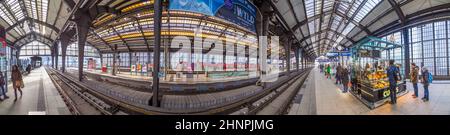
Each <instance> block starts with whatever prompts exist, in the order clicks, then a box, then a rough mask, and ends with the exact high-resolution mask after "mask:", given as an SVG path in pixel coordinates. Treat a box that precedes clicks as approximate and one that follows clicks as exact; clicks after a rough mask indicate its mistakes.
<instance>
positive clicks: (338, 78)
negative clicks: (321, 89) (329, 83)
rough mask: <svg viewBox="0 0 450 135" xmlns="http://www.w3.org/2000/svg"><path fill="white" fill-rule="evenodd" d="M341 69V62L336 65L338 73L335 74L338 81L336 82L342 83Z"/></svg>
mask: <svg viewBox="0 0 450 135" xmlns="http://www.w3.org/2000/svg"><path fill="white" fill-rule="evenodd" d="M341 71H342V66H341V63H338V66H337V67H336V75H335V78H336V82H335V84H340V83H342V82H341Z"/></svg>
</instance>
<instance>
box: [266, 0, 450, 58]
mask: <svg viewBox="0 0 450 135" xmlns="http://www.w3.org/2000/svg"><path fill="white" fill-rule="evenodd" d="M270 2H271V4H272V7H274V9H275V11H276V14H277V17H278V18H279V19H280V20H282V21H281V22H283V26H284V27H285V28H286V29H290V30H291V31H292V32H293V33H294V35H295V37H296V38H297V40H298V42H299V45H300V46H301V47H304V48H306V50H307V51H306V52H308V53H310V55H313V56H315V57H317V56H320V55H324V54H326V52H328V51H329V50H330V49H331V48H333V47H336V46H342V47H350V46H352V45H354V44H355V43H357V42H358V41H360V40H362V39H363V38H365V37H366V36H377V37H381V36H383V35H386V34H389V33H390V32H394V31H398V30H400V28H402V27H407V26H411V25H418V24H420V23H425V22H426V21H433V20H436V19H448V16H449V12H450V9H449V8H448V7H450V1H449V0H271V1H270ZM431 14H432V16H431ZM444 16H446V17H447V18H443V17H444Z"/></svg>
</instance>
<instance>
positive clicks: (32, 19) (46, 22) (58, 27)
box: [0, 0, 152, 49]
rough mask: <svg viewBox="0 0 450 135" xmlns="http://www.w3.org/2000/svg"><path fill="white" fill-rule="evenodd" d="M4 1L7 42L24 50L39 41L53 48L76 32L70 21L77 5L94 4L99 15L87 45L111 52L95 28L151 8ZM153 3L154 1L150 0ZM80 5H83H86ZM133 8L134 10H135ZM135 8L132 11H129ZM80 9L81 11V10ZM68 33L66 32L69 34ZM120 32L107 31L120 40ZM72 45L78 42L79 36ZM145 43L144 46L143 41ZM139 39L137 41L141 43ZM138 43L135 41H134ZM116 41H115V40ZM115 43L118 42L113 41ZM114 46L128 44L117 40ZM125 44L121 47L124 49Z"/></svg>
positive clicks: (109, 0)
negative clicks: (62, 37) (62, 35)
mask: <svg viewBox="0 0 450 135" xmlns="http://www.w3.org/2000/svg"><path fill="white" fill-rule="evenodd" d="M87 1H89V0H1V1H0V25H1V26H3V27H5V29H6V41H7V42H8V44H9V45H14V46H23V45H25V44H27V43H30V42H32V41H35V40H37V41H40V42H42V43H44V44H48V45H50V46H52V44H53V43H55V42H56V41H55V40H59V37H58V36H59V35H60V33H62V30H63V29H64V28H65V27H68V28H69V29H70V28H73V26H74V25H75V23H74V21H76V20H71V19H70V14H71V12H73V11H74V10H78V9H79V8H78V9H73V8H74V7H75V5H76V4H78V3H83V4H84V3H93V4H91V5H85V6H89V7H90V8H91V9H90V10H91V11H95V12H98V14H97V16H95V17H94V18H93V19H94V20H93V24H92V26H93V27H91V28H90V32H89V34H88V40H87V42H88V45H92V46H94V47H96V48H97V49H98V48H108V49H111V48H110V47H109V43H111V42H102V41H104V39H103V38H104V37H103V36H104V35H102V34H97V33H96V31H98V29H101V27H100V26H98V25H96V23H99V21H101V20H102V19H103V20H104V18H105V17H110V18H112V19H120V18H126V17H127V15H124V14H125V13H129V12H134V11H135V10H140V11H142V10H143V9H144V8H147V9H148V8H149V7H150V6H152V5H151V4H152V3H151V2H150V1H140V0H97V1H95V2H91V1H89V2H87ZM151 1H152V0H151ZM83 4H80V5H83ZM133 5H134V6H133ZM130 6H132V7H130ZM80 8H81V7H80ZM102 26H106V27H112V26H114V24H110V22H107V23H102ZM69 29H65V30H66V31H67V30H69ZM120 32H121V31H120V30H117V31H116V30H114V31H112V30H111V31H107V33H108V34H110V35H115V36H118V35H120V34H118V33H120ZM73 39H74V40H72V42H76V36H74V37H73ZM140 39H142V42H143V38H140ZM140 39H139V38H138V40H140ZM135 40H136V39H135ZM112 41H113V40H112ZM114 41H115V40H114ZM115 42H126V41H125V40H120V39H119V40H118V41H115ZM123 44H126V43H120V45H123Z"/></svg>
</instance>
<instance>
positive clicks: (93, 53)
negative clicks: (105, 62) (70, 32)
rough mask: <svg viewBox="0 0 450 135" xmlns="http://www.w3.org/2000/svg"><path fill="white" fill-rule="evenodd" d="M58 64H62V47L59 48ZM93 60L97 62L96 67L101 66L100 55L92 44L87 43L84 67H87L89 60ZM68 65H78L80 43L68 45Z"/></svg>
mask: <svg viewBox="0 0 450 135" xmlns="http://www.w3.org/2000/svg"><path fill="white" fill-rule="evenodd" d="M58 59H59V60H58V64H59V65H60V66H61V65H62V51H61V47H60V48H59V58H58ZM90 60H91V61H93V62H94V63H95V68H100V63H101V62H100V55H99V53H98V51H97V49H95V48H94V47H92V46H89V45H86V46H84V62H83V65H84V66H83V67H84V68H87V66H88V62H89V61H90ZM66 67H75V68H77V67H78V43H73V44H70V45H69V46H67V50H66Z"/></svg>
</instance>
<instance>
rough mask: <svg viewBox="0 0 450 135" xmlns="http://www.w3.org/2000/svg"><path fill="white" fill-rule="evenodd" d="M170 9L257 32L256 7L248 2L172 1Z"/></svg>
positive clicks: (213, 0)
mask: <svg viewBox="0 0 450 135" xmlns="http://www.w3.org/2000/svg"><path fill="white" fill-rule="evenodd" d="M169 9H170V10H181V11H190V12H197V13H200V14H205V15H209V16H215V17H219V18H221V19H224V20H226V21H229V22H231V23H234V24H236V25H238V26H242V27H244V28H246V29H248V30H250V31H252V32H256V25H255V20H256V7H255V5H253V4H252V3H250V2H248V1H247V0H172V1H170V5H169Z"/></svg>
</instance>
